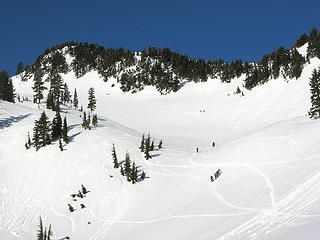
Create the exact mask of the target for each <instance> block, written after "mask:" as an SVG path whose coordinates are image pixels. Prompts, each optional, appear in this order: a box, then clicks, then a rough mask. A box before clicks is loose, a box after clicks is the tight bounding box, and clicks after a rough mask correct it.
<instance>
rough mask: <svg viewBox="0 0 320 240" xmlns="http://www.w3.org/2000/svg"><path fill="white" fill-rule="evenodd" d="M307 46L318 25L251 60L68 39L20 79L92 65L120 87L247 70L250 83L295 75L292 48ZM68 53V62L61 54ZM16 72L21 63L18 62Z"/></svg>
mask: <svg viewBox="0 0 320 240" xmlns="http://www.w3.org/2000/svg"><path fill="white" fill-rule="evenodd" d="M305 43H309V45H308V59H310V58H312V57H315V56H318V57H320V37H319V33H318V31H317V29H315V28H314V29H312V30H311V32H310V35H307V34H303V35H302V36H301V37H300V38H299V39H298V40H297V42H296V44H295V47H293V48H290V49H285V48H284V47H280V48H278V49H277V50H275V51H273V52H271V53H269V54H266V55H264V56H263V57H262V59H261V60H260V61H258V62H255V63H248V62H243V61H242V60H239V59H237V60H235V61H231V62H225V61H223V60H222V59H217V60H209V61H206V60H204V59H192V58H189V57H188V56H186V55H182V54H178V53H176V52H174V51H172V50H170V49H169V48H163V49H161V48H156V47H148V48H146V49H144V50H142V51H141V52H133V51H130V50H125V49H123V48H104V47H102V46H98V45H96V44H89V43H76V42H67V43H64V44H61V45H58V46H55V47H53V48H51V49H47V50H46V51H45V52H44V53H43V54H41V55H40V56H39V57H38V58H37V60H36V62H35V63H34V64H33V65H32V66H31V67H26V68H25V74H24V76H25V77H24V78H28V77H31V76H32V74H35V72H36V71H40V72H41V73H39V74H41V75H42V76H44V75H45V74H47V75H48V79H49V80H50V79H51V78H52V77H53V76H55V75H56V74H59V73H66V72H68V71H70V70H73V71H74V72H75V75H76V77H81V76H83V75H84V74H86V73H87V72H89V71H91V70H96V71H98V72H99V74H100V75H101V76H103V77H104V78H105V80H107V79H108V78H109V77H111V76H113V77H115V78H117V79H118V82H119V83H120V85H121V89H122V90H123V91H132V92H136V91H140V90H142V89H143V88H144V86H148V85H152V86H155V87H156V88H157V89H158V90H159V91H160V92H161V93H168V92H171V91H177V90H178V89H179V88H180V86H181V85H182V84H183V82H184V81H194V82H198V81H207V79H208V78H209V77H211V78H220V79H221V81H223V82H230V81H231V79H233V78H235V77H239V76H241V75H242V74H246V80H245V87H246V88H247V89H252V88H253V87H255V86H257V85H260V84H263V83H265V82H267V81H268V80H269V79H270V78H277V77H279V76H283V77H285V78H286V77H289V78H298V77H299V76H300V74H301V71H302V69H303V65H304V63H305V61H306V59H305V58H304V57H303V56H302V55H300V54H299V52H298V51H297V49H296V48H297V47H301V46H302V45H303V44H305ZM66 53H68V54H69V55H71V56H72V57H73V61H72V63H71V65H70V66H68V64H67V62H66V59H65V54H66ZM19 69H20V70H19V71H18V69H17V72H21V69H23V67H21V66H20V67H19Z"/></svg>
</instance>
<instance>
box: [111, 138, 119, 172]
mask: <svg viewBox="0 0 320 240" xmlns="http://www.w3.org/2000/svg"><path fill="white" fill-rule="evenodd" d="M112 159H113V167H114V168H118V167H119V162H118V158H117V153H116V148H115V146H114V143H113V144H112Z"/></svg>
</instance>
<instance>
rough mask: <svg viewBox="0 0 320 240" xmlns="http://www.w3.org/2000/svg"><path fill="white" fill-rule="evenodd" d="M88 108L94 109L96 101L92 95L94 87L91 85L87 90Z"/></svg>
mask: <svg viewBox="0 0 320 240" xmlns="http://www.w3.org/2000/svg"><path fill="white" fill-rule="evenodd" d="M88 101H89V103H88V108H89V109H90V111H91V112H92V111H94V110H95V109H96V103H97V100H96V97H95V95H94V88H93V87H91V88H90V89H89V92H88Z"/></svg>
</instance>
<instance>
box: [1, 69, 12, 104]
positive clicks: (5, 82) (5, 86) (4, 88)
mask: <svg viewBox="0 0 320 240" xmlns="http://www.w3.org/2000/svg"><path fill="white" fill-rule="evenodd" d="M14 98H15V94H14V89H13V84H12V81H11V79H9V76H8V72H7V71H3V72H0V100H4V101H8V102H14Z"/></svg>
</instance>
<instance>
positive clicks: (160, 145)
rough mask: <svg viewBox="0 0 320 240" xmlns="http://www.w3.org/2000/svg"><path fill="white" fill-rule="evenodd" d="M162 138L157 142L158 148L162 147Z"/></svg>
mask: <svg viewBox="0 0 320 240" xmlns="http://www.w3.org/2000/svg"><path fill="white" fill-rule="evenodd" d="M162 144H163V143H162V140H160V142H159V144H158V149H161V148H162Z"/></svg>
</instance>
